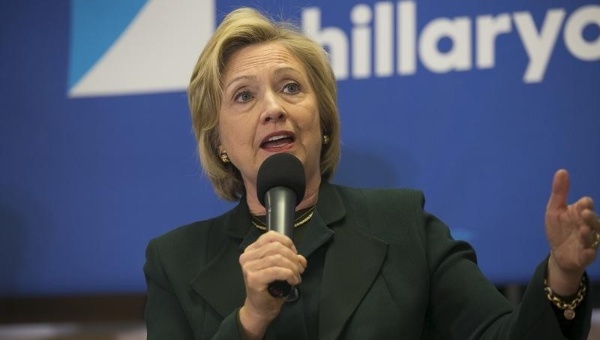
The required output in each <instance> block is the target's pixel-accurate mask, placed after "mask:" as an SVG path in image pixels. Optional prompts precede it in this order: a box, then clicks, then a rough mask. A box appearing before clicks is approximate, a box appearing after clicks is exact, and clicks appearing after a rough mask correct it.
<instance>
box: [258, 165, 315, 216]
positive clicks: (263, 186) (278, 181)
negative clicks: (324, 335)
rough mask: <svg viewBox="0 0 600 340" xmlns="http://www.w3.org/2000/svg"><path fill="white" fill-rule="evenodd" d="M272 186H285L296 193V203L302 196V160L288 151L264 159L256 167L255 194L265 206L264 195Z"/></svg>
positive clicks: (304, 179)
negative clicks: (258, 166) (257, 167)
mask: <svg viewBox="0 0 600 340" xmlns="http://www.w3.org/2000/svg"><path fill="white" fill-rule="evenodd" d="M274 187H286V188H289V189H291V190H292V191H293V192H294V193H296V205H298V203H300V201H302V199H303V198H304V191H305V190H306V178H305V177H304V166H302V162H300V160H299V159H298V158H296V157H295V156H293V155H291V154H289V153H276V154H274V155H273V156H270V157H269V158H267V159H265V161H264V162H263V164H261V166H260V168H259V169H258V177H257V180H256V194H257V195H258V200H259V201H260V203H261V204H262V205H263V206H265V195H266V193H267V191H269V189H271V188H274Z"/></svg>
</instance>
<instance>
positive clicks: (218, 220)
mask: <svg viewBox="0 0 600 340" xmlns="http://www.w3.org/2000/svg"><path fill="white" fill-rule="evenodd" d="M230 214H231V211H228V212H226V213H224V214H222V215H220V216H217V217H214V218H211V219H207V220H201V221H196V222H192V223H189V224H186V225H182V226H180V227H177V228H175V229H173V230H171V231H169V232H166V233H164V234H162V235H160V236H158V237H156V238H153V239H152V240H150V242H149V245H148V251H150V250H151V248H152V251H154V252H156V253H157V254H156V255H159V254H160V255H159V256H160V257H161V258H162V259H163V260H166V261H169V260H171V261H175V262H177V261H181V259H185V258H189V257H190V256H192V257H195V258H202V257H204V256H205V255H206V251H207V249H208V246H209V245H210V244H214V245H217V244H218V245H222V244H223V242H226V240H227V235H226V228H224V225H225V224H226V220H227V218H228V216H229V215H230Z"/></svg>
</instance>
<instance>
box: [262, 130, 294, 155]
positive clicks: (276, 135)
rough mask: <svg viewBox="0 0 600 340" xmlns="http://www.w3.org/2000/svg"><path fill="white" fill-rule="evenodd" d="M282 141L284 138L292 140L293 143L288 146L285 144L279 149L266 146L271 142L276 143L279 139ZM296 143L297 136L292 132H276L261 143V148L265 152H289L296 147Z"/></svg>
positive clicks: (278, 147)
mask: <svg viewBox="0 0 600 340" xmlns="http://www.w3.org/2000/svg"><path fill="white" fill-rule="evenodd" d="M280 138H281V139H282V138H290V139H291V141H290V142H289V143H287V144H284V145H282V146H277V147H265V144H266V143H267V142H270V141H274V140H277V139H280ZM295 141H296V135H295V134H294V133H293V132H291V131H275V132H272V133H270V134H268V135H266V136H265V137H264V138H263V139H262V140H261V141H260V148H261V149H263V150H267V151H273V152H277V151H284V150H289V149H291V148H292V147H293V146H294V142H295Z"/></svg>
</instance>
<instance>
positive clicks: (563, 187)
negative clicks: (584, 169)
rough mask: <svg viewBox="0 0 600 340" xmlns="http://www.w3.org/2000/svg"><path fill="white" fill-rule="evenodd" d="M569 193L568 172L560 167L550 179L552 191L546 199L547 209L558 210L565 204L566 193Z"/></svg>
mask: <svg viewBox="0 0 600 340" xmlns="http://www.w3.org/2000/svg"><path fill="white" fill-rule="evenodd" d="M568 194H569V173H568V172H567V171H566V170H564V169H560V170H558V171H557V172H556V173H555V174H554V179H553V180H552V193H551V194H550V199H549V200H548V205H547V206H546V209H547V210H558V209H562V208H564V207H566V206H567V195H568Z"/></svg>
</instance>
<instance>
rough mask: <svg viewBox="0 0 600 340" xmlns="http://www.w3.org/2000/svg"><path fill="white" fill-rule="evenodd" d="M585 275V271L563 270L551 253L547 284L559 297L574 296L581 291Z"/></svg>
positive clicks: (547, 270)
mask: <svg viewBox="0 0 600 340" xmlns="http://www.w3.org/2000/svg"><path fill="white" fill-rule="evenodd" d="M583 273H584V271H583V270H565V269H563V268H562V267H560V266H559V265H558V263H556V260H555V258H554V256H553V254H552V253H551V254H550V258H549V259H548V266H547V269H546V284H547V286H548V287H550V288H551V289H552V291H553V292H554V293H555V294H557V295H560V296H573V295H575V294H576V293H577V291H578V290H579V289H580V287H579V286H580V283H581V279H582V277H583Z"/></svg>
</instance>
